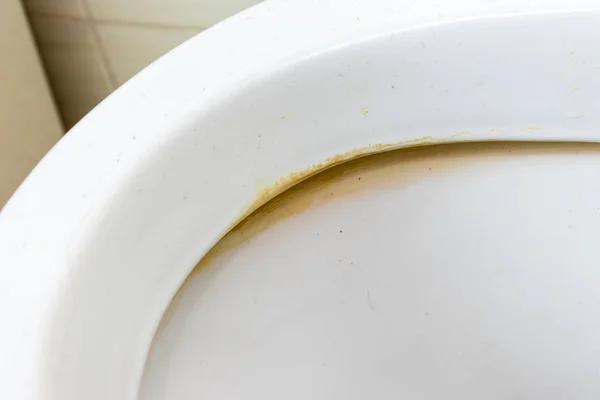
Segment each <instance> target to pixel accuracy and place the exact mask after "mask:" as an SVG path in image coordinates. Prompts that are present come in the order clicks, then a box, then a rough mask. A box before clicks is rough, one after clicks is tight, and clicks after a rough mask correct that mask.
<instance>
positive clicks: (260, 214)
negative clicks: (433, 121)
mask: <svg viewBox="0 0 600 400" xmlns="http://www.w3.org/2000/svg"><path fill="white" fill-rule="evenodd" d="M470 134H471V133H470V132H468V131H462V132H457V133H455V134H453V135H452V136H450V137H448V138H447V139H439V138H434V137H431V136H425V137H421V138H419V139H415V140H410V141H404V142H400V143H393V144H376V145H371V146H366V147H363V148H360V149H353V150H350V151H347V152H345V153H341V154H337V155H335V156H332V157H328V158H327V159H325V160H324V161H322V162H320V163H317V164H314V165H312V166H311V167H309V168H306V169H304V170H301V171H297V172H294V173H291V174H288V175H287V176H285V177H283V178H281V179H278V180H276V181H275V182H274V183H273V184H271V185H268V186H265V187H264V188H262V189H261V190H260V191H259V192H258V195H257V197H256V198H255V200H254V201H253V202H252V203H250V205H249V206H248V207H247V208H246V209H245V211H244V212H243V213H242V215H241V217H240V218H239V220H238V221H237V222H236V223H235V224H234V225H233V226H232V227H231V229H230V231H229V233H228V234H226V235H225V236H224V237H223V238H222V239H221V240H220V241H219V242H218V243H217V244H216V245H215V246H213V248H212V249H211V250H210V251H209V252H208V253H207V254H206V255H205V256H204V257H203V259H202V260H201V261H200V263H199V264H198V266H197V267H196V269H201V268H202V266H204V265H207V264H209V263H210V262H211V260H212V259H214V258H215V257H216V256H218V255H220V254H222V253H223V252H225V251H226V250H229V249H232V248H235V247H237V246H239V245H240V244H242V243H245V242H248V241H249V240H251V238H252V237H253V236H254V235H256V234H258V233H260V232H262V231H264V230H266V229H267V228H269V227H270V226H271V225H273V224H275V223H277V222H278V221H281V220H283V219H286V218H289V217H291V216H293V215H296V214H300V213H302V212H304V211H306V210H308V209H310V208H312V207H315V206H318V205H322V204H324V203H327V202H329V201H331V200H333V199H335V198H339V197H340V196H345V195H348V194H351V193H355V192H357V191H362V190H364V189H363V187H362V186H361V185H356V184H355V183H356V182H355V181H358V180H359V179H358V178H360V176H359V175H361V174H365V175H369V176H370V179H369V185H370V187H373V185H377V186H378V185H385V183H386V182H388V178H389V174H390V173H391V172H392V171H391V170H393V169H394V167H395V166H397V165H398V163H399V162H402V161H404V162H408V161H410V160H412V159H414V158H415V157H423V153H422V152H423V151H424V150H423V148H422V147H423V146H426V145H433V144H439V143H443V142H444V141H447V140H451V139H454V138H457V137H460V136H464V135H470ZM428 147H429V148H430V149H431V150H430V152H432V153H435V154H438V153H439V152H440V151H441V149H440V146H428ZM441 147H446V146H441ZM401 149H402V151H401V152H398V151H396V152H394V150H401ZM382 153H386V154H390V155H389V156H385V157H382ZM426 153H429V152H426ZM374 154H380V156H379V157H367V156H369V155H374ZM364 157H367V158H366V159H364ZM399 158H401V159H399ZM341 164H344V168H335V167H337V166H339V165H341ZM423 170H424V171H425V170H427V171H430V169H427V168H425V167H424V169H423ZM420 176H421V175H419V174H415V175H414V178H417V177H420Z"/></svg>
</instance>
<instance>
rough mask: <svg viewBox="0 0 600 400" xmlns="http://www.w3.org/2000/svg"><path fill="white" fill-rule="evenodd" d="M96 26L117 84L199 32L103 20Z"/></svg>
mask: <svg viewBox="0 0 600 400" xmlns="http://www.w3.org/2000/svg"><path fill="white" fill-rule="evenodd" d="M97 29H98V33H99V35H100V40H101V41H102V43H103V47H104V50H105V52H106V55H107V58H108V62H109V64H110V67H111V70H112V72H113V73H114V76H115V79H116V82H117V84H118V85H121V84H123V83H125V82H126V81H127V80H128V79H129V78H131V77H132V76H133V75H135V74H136V73H138V72H139V71H140V70H142V69H143V68H144V67H146V66H147V65H148V64H150V63H151V62H153V61H154V60H156V59H157V58H159V57H160V56H162V55H163V54H165V53H167V52H168V51H169V50H171V49H173V48H174V47H176V46H177V45H179V44H180V43H182V42H184V41H186V40H187V39H189V38H191V37H193V36H195V35H196V34H197V33H198V32H199V31H200V29H175V28H161V27H146V26H134V25H129V26H128V25H121V24H118V25H115V24H104V23H103V24H98V25H97Z"/></svg>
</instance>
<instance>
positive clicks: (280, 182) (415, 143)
mask: <svg viewBox="0 0 600 400" xmlns="http://www.w3.org/2000/svg"><path fill="white" fill-rule="evenodd" d="M467 135H471V132H469V131H461V132H457V133H455V134H453V135H451V136H448V137H446V138H436V137H433V136H423V137H420V138H417V139H411V140H405V141H402V142H397V143H384V144H373V145H369V146H365V147H360V148H355V149H352V150H349V151H346V152H344V153H340V154H336V155H334V156H331V157H328V158H326V159H325V160H324V161H321V162H319V163H316V164H313V165H311V166H310V167H308V168H305V169H303V170H300V171H296V172H292V173H290V174H288V175H286V176H284V177H282V178H280V179H277V180H276V181H275V182H273V183H272V184H270V185H267V186H265V187H263V188H261V189H260V190H259V191H258V195H257V196H256V198H255V199H254V200H253V201H252V202H251V203H250V204H249V205H248V206H247V207H246V209H245V210H244V212H243V213H242V216H241V218H240V219H239V220H238V221H241V220H243V219H244V218H246V217H247V216H248V215H250V214H251V213H252V212H254V210H256V209H257V208H258V207H260V206H261V205H263V204H265V203H266V202H267V201H269V200H271V199H272V198H274V197H275V196H277V195H278V194H280V193H282V192H284V191H285V190H287V189H289V188H290V187H292V186H294V185H295V184H297V183H299V182H302V181H303V180H305V179H308V178H310V177H311V176H314V175H316V174H318V173H319V172H322V171H324V170H326V169H329V168H333V167H335V166H337V165H340V164H342V163H345V162H348V161H352V160H356V159H358V158H362V157H366V156H369V155H373V154H379V153H383V152H388V151H393V150H399V149H404V148H409V147H419V146H426V145H432V144H440V143H444V142H447V141H451V140H453V139H456V138H459V137H461V136H467ZM237 223H238V222H236V224H235V225H237Z"/></svg>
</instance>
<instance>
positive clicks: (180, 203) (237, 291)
mask: <svg viewBox="0 0 600 400" xmlns="http://www.w3.org/2000/svg"><path fill="white" fill-rule="evenodd" d="M598 37H600V5H598V4H597V2H596V1H591V0H575V1H570V2H566V1H564V0H551V1H543V2H542V1H537V0H525V1H523V0H522V1H513V0H508V1H503V2H499V1H494V0H484V1H481V0H477V1H476V0H452V1H435V0H425V1H410V0H401V1H392V0H376V1H342V0H325V1H319V0H309V1H288V0H274V1H266V2H264V3H261V4H259V5H257V6H255V7H253V8H251V9H249V10H246V11H244V12H242V13H240V14H238V15H236V16H234V17H232V18H230V19H228V20H226V21H224V22H222V23H220V24H218V25H216V26H215V27H213V28H211V29H209V30H207V31H204V32H203V33H201V34H200V35H198V36H197V37H195V38H193V39H191V40H190V41H188V42H186V43H184V44H182V45H181V46H179V47H178V48H176V49H175V50H173V51H171V52H170V53H168V54H167V55H165V56H164V57H162V58H161V59H159V60H157V61H156V62H155V63H153V64H152V65H150V66H149V67H148V68H146V69H145V70H143V71H142V72H141V73H139V74H138V75H137V76H135V77H134V78H133V79H132V80H130V81H129V82H127V83H126V84H125V85H123V86H122V87H121V88H119V89H118V90H117V91H116V92H115V93H113V94H112V95H110V96H109V97H108V98H107V99H106V100H105V101H103V102H102V103H101V104H100V105H98V106H97V107H96V108H95V109H94V110H92V111H91V112H90V113H89V114H88V115H87V116H86V117H85V118H83V120H82V121H81V122H79V123H78V124H77V125H76V126H75V127H74V128H73V129H72V130H71V131H70V132H68V133H67V134H66V135H65V137H64V138H63V139H62V140H61V141H60V142H59V143H58V144H57V145H56V146H55V147H54V148H53V149H52V150H51V151H50V152H49V153H48V154H47V155H46V157H45V158H44V159H43V160H42V161H41V162H40V163H39V165H38V166H37V167H36V168H35V169H34V171H33V172H32V173H31V174H30V176H29V177H28V178H27V179H26V180H25V182H24V183H23V184H22V185H21V187H20V188H19V189H18V190H17V192H16V193H15V195H14V196H13V197H12V198H11V200H9V202H8V203H7V205H6V206H5V208H4V209H3V210H2V212H1V213H0V399H18V400H80V399H89V400H100V399H114V400H134V399H140V400H158V399H197V398H202V397H206V398H223V399H237V398H244V399H280V398H287V399H305V398H314V399H331V398H344V399H364V398H369V397H372V398H381V399H395V398H399V397H407V398H419V399H436V398H441V397H445V398H461V399H480V398H482V397H484V398H488V399H505V398H547V399H567V398H569V399H571V398H578V399H596V398H598V397H599V396H600V379H599V377H600V375H599V374H600V346H599V345H598V341H597V338H598V337H599V336H600V321H599V320H598V318H596V313H597V310H598V307H600V291H599V290H598V289H597V288H598V287H599V285H600V268H599V266H600V248H599V247H598V246H597V242H598V241H597V239H596V238H597V237H600V145H599V144H598V143H599V142H600V131H599V129H598V127H600V47H599V45H598V40H596V39H597V38H598Z"/></svg>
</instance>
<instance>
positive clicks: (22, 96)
mask: <svg viewBox="0 0 600 400" xmlns="http://www.w3.org/2000/svg"><path fill="white" fill-rule="evenodd" d="M0 60H1V61H0V209H1V208H2V207H3V206H4V203H5V202H6V200H8V198H9V197H10V196H11V195H12V193H13V192H14V190H15V189H16V188H17V186H19V184H20V183H21V181H22V180H23V179H24V178H25V177H26V176H27V174H28V173H29V172H30V171H31V169H32V168H33V166H34V165H35V164H37V162H38V161H39V160H40V159H41V158H42V157H43V156H44V154H46V152H47V151H48V150H49V149H50V147H52V145H53V144H54V143H56V141H58V139H60V137H61V135H62V131H63V130H62V127H61V124H60V122H59V119H58V115H57V113H56V109H55V108H54V104H53V102H52V97H51V96H50V89H49V87H48V84H47V82H46V80H45V78H44V73H43V71H42V66H41V62H40V59H39V58H38V55H37V53H36V51H35V45H34V42H33V38H32V37H31V32H30V31H29V28H28V26H27V20H26V19H25V14H24V12H23V9H22V7H21V4H20V2H19V1H18V0H0Z"/></svg>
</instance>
